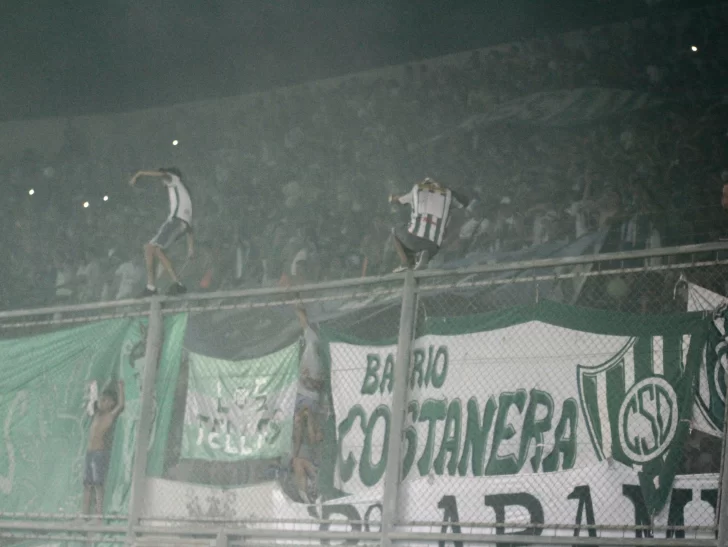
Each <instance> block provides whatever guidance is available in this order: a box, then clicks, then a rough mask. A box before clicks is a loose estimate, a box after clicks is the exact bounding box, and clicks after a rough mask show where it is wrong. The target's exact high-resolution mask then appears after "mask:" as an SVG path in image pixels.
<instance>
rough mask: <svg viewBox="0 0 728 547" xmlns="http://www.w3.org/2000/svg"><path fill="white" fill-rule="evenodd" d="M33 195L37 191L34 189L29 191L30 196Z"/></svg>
mask: <svg viewBox="0 0 728 547" xmlns="http://www.w3.org/2000/svg"><path fill="white" fill-rule="evenodd" d="M33 194H35V190H33V189H32V188H31V189H30V190H28V195H29V196H32V195H33Z"/></svg>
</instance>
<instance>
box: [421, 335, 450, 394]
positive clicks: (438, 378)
mask: <svg viewBox="0 0 728 547" xmlns="http://www.w3.org/2000/svg"><path fill="white" fill-rule="evenodd" d="M440 361H441V362H442V369H441V370H440V371H439V372H438V370H437V364H438V362H440ZM448 363H449V355H448V352H447V346H440V347H439V348H437V351H436V352H435V357H434V359H433V357H432V346H430V362H429V364H428V366H427V378H426V380H425V384H429V383H432V387H434V388H436V389H440V388H441V387H442V386H443V384H444V383H445V378H446V377H447V367H448Z"/></svg>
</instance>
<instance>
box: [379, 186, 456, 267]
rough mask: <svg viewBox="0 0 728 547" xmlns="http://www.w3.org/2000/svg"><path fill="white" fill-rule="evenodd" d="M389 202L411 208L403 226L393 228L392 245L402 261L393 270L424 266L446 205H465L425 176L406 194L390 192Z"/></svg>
mask: <svg viewBox="0 0 728 547" xmlns="http://www.w3.org/2000/svg"><path fill="white" fill-rule="evenodd" d="M389 202H390V203H399V204H408V205H409V206H410V207H411V209H412V214H411V217H410V222H409V224H408V226H407V228H401V227H398V228H395V229H394V246H395V249H396V250H397V254H398V255H399V259H400V261H401V263H402V265H401V266H400V267H399V268H397V269H396V270H395V272H399V271H404V270H406V269H407V268H411V267H413V266H414V268H415V269H416V270H421V269H424V268H426V267H427V264H428V262H429V260H430V258H432V257H434V256H435V255H436V254H437V252H438V251H439V250H440V245H442V241H443V238H444V237H445V231H446V230H447V224H448V220H449V219H450V208H451V207H457V208H460V209H463V208H465V207H467V206H468V200H467V199H466V198H464V197H463V196H461V195H460V194H458V193H455V192H453V191H452V190H450V189H449V188H445V187H444V186H442V185H441V184H440V183H439V182H437V181H435V180H433V179H431V178H429V177H428V178H425V179H424V180H423V181H422V182H420V183H418V184H415V185H414V186H413V187H412V190H411V191H410V192H409V193H408V194H405V195H403V196H399V195H395V194H392V195H390V196H389ZM415 257H416V260H415Z"/></svg>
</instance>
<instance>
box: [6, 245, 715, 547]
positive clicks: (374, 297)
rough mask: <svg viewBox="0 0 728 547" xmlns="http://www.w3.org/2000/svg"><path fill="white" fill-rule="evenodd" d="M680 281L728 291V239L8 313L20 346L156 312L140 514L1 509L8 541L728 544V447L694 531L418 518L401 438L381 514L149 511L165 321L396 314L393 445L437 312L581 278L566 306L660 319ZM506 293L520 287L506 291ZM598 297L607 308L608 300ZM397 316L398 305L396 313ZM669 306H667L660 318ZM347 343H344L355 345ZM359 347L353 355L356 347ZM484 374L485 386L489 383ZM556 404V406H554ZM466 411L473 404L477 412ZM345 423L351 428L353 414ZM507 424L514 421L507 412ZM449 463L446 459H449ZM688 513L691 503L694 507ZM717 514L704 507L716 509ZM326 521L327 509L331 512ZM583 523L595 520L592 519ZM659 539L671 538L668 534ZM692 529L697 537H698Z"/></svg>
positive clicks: (145, 403) (141, 428)
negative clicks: (417, 357) (704, 516)
mask: <svg viewBox="0 0 728 547" xmlns="http://www.w3.org/2000/svg"><path fill="white" fill-rule="evenodd" d="M679 275H682V276H683V277H684V278H687V279H688V280H692V279H693V278H694V279H696V280H697V281H698V282H702V283H703V284H705V280H706V279H707V280H710V281H711V282H712V284H713V285H714V286H716V287H718V286H720V287H725V284H726V282H728V245H727V244H724V243H717V244H707V245H692V246H684V247H675V248H662V249H651V250H647V251H634V252H628V253H610V254H603V255H595V256H583V257H568V258H554V259H543V260H534V261H529V262H521V263H513V264H493V265H486V266H477V267H471V268H467V269H463V270H446V271H421V272H406V273H403V274H392V275H388V276H383V277H378V278H361V279H351V280H342V281H335V282H328V283H319V284H311V285H300V286H293V287H286V288H280V287H276V288H263V289H254V290H246V291H222V292H215V293H207V294H190V295H185V296H178V297H153V298H149V299H145V300H128V301H118V302H100V303H94V304H82V305H74V306H65V307H48V308H39V309H33V310H11V311H3V312H0V335H2V336H3V337H6V338H7V337H10V338H14V337H17V336H19V335H27V334H30V333H36V332H48V331H49V330H50V331H54V330H56V329H62V328H66V327H68V326H72V325H80V324H87V323H96V322H98V321H100V320H106V319H119V318H127V319H132V318H142V319H144V320H146V325H147V327H146V339H145V341H144V343H145V351H144V353H143V355H144V360H145V366H144V370H143V372H142V373H141V375H142V381H141V384H140V385H141V391H140V399H139V408H140V414H139V420H138V423H137V424H136V428H135V431H134V442H133V451H134V452H133V466H132V470H131V480H130V484H129V487H130V489H131V494H130V496H129V498H128V499H129V502H128V514H127V515H123V514H120V515H114V516H113V517H109V516H105V517H104V518H105V522H103V523H95V522H89V521H86V520H80V518H81V516H80V515H77V514H71V513H60V514H55V513H53V514H51V513H31V512H21V513H4V514H0V538H4V539H6V540H10V541H21V540H35V539H38V540H45V541H65V542H70V541H85V542H88V541H90V540H91V538H93V539H94V541H102V540H103V541H104V542H105V543H119V544H122V543H124V544H139V545H142V544H151V543H153V542H156V544H164V542H165V541H168V542H171V543H174V544H176V545H188V544H189V545H193V544H194V545H203V544H204V545H217V546H224V545H271V544H274V543H282V544H286V543H287V544H297V545H303V544H308V543H312V544H317V543H319V542H331V541H334V542H336V541H345V542H348V543H354V542H356V543H358V544H360V545H383V546H390V545H407V544H418V545H423V544H432V545H434V544H435V543H438V542H439V543H440V544H443V543H442V542H454V543H455V544H456V545H459V544H465V543H467V544H514V543H519V544H543V545H645V546H648V545H649V546H662V545H682V546H709V545H716V544H717V545H721V546H723V545H727V544H728V543H727V542H728V516H726V513H728V504H724V503H720V501H721V499H720V498H721V495H720V494H721V493H722V492H723V491H724V490H725V488H727V487H728V474H726V473H725V471H724V469H723V467H724V464H725V458H724V457H723V454H724V453H725V449H724V448H723V450H722V452H721V465H720V473H719V478H718V483H717V484H718V491H717V492H716V494H715V515H716V516H715V518H712V517H711V519H710V520H711V522H710V523H708V522H707V521H703V523H702V524H699V525H694V524H692V525H690V524H689V525H685V524H684V522H680V521H679V519H678V522H675V521H674V519H673V520H671V521H670V520H669V521H668V522H667V524H665V523H661V522H657V520H655V517H654V515H652V516H649V517H648V520H647V521H646V522H645V521H639V522H637V523H635V522H620V523H616V524H601V525H600V524H596V523H593V522H592V523H585V522H582V521H579V522H576V523H574V522H571V523H569V522H557V521H546V522H540V523H539V522H529V521H524V520H523V518H522V517H523V515H516V516H515V517H514V516H513V515H510V517H507V516H506V515H507V513H505V512H504V513H501V517H499V518H496V519H495V521H493V522H489V521H491V520H493V519H491V518H486V517H482V518H480V520H478V519H473V518H458V519H455V520H453V518H444V519H443V518H439V519H422V520H421V519H418V518H416V517H415V518H409V517H407V516H406V514H404V513H407V512H404V511H402V508H403V504H410V505H412V504H416V503H417V501H416V500H412V499H411V498H410V497H408V498H407V499H405V500H404V501H403V498H402V496H403V491H404V490H403V489H404V488H406V487H408V486H407V485H408V484H409V482H408V481H410V479H408V478H407V477H406V476H405V472H404V470H403V468H402V461H403V458H405V459H406V457H407V454H406V450H405V446H404V444H403V443H401V442H389V443H388V444H387V445H386V447H384V448H383V450H384V451H386V457H387V460H386V465H385V466H384V470H383V472H382V481H381V493H379V494H377V495H376V496H375V497H376V498H377V499H378V500H379V502H380V503H381V506H380V509H379V511H380V514H381V519H380V520H376V519H372V520H357V519H356V518H348V520H347V521H346V522H345V523H342V521H340V520H336V519H333V518H331V516H332V513H329V518H321V516H322V513H320V512H318V510H313V509H312V511H313V513H311V512H309V515H310V518H304V519H297V518H292V517H285V516H281V517H280V518H270V519H262V518H260V517H257V518H255V517H251V516H250V515H248V516H247V517H245V518H230V517H228V516H225V515H222V516H209V517H204V516H197V517H190V516H185V515H181V516H169V515H167V516H160V515H155V514H153V512H152V513H150V512H149V511H148V507H146V505H145V503H146V501H145V500H146V499H147V498H148V497H149V496H150V491H149V488H152V487H153V486H152V482H151V481H150V479H151V477H149V476H148V472H147V469H148V447H149V446H150V444H151V442H152V436H153V433H154V432H153V429H154V427H155V419H156V415H155V410H154V408H155V404H156V403H155V397H156V396H157V395H158V394H157V388H158V385H157V379H156V374H157V366H158V362H159V359H160V354H161V353H162V352H163V351H164V349H165V341H164V339H163V337H164V333H165V330H164V325H163V323H164V321H165V318H166V317H171V316H174V315H176V314H190V315H192V316H196V317H201V318H203V319H204V318H205V317H207V316H209V315H210V314H213V313H218V314H221V313H228V312H236V311H242V312H244V313H250V314H253V313H257V312H259V311H261V310H263V311H269V310H283V309H286V308H290V307H291V306H296V305H298V306H300V305H304V306H305V305H317V306H319V307H320V308H321V309H322V310H323V311H322V312H321V317H322V318H323V319H322V321H324V322H329V323H331V324H332V325H333V330H337V329H338V330H342V327H346V328H349V327H351V328H352V329H354V330H356V327H358V326H361V325H362V324H368V323H367V322H370V323H371V322H377V321H378V318H379V317H382V316H383V314H386V317H387V318H388V319H386V320H385V319H382V320H381V321H380V322H384V323H387V324H385V325H383V326H382V328H383V331H386V332H391V337H392V338H393V339H395V338H396V339H395V340H394V341H393V342H391V341H390V342H391V343H389V346H392V347H393V348H394V351H393V355H394V357H393V359H394V368H393V371H392V374H393V386H394V388H393V389H392V390H391V397H390V398H389V399H387V401H386V403H387V406H388V407H389V408H390V409H391V418H390V422H389V424H388V427H389V438H391V439H404V438H406V435H407V430H408V427H409V428H410V431H411V430H412V429H411V428H412V427H415V426H416V424H412V423H411V421H408V414H409V413H410V412H411V411H412V404H413V401H415V400H417V394H416V393H415V392H414V391H413V388H412V387H411V385H410V386H408V383H410V382H408V379H409V377H410V373H411V370H412V369H411V367H412V362H411V358H412V355H413V350H415V351H416V349H417V348H418V347H419V346H417V344H416V343H415V342H416V340H419V338H421V337H422V336H433V334H432V331H430V330H428V329H430V327H429V326H428V325H430V323H429V321H430V319H431V318H432V317H433V316H434V317H436V318H437V317H441V318H449V319H447V320H446V321H445V323H447V321H454V320H455V319H457V318H462V317H466V316H469V315H473V314H475V315H478V314H489V313H490V314H492V313H494V312H498V311H504V310H509V309H512V308H517V307H519V306H523V305H525V304H527V303H530V304H531V305H537V304H538V303H539V302H542V301H544V300H551V299H552V298H551V297H552V295H553V294H556V292H558V291H557V289H559V288H562V287H561V285H563V284H573V285H574V286H575V287H576V286H577V285H578V290H575V291H573V292H574V294H570V295H569V297H568V298H564V300H562V301H566V300H569V302H568V303H576V304H577V305H579V304H581V305H582V306H583V305H586V306H587V307H597V308H600V309H601V310H604V309H608V308H609V307H610V306H615V308H616V309H619V310H621V311H622V312H636V313H642V314H646V315H645V317H647V315H654V313H655V310H654V309H653V308H652V307H651V306H653V304H654V301H655V300H660V299H661V298H662V296H664V295H666V294H668V293H670V292H671V291H672V288H673V285H674V283H672V281H674V280H673V277H677V276H679ZM670 276H673V277H670ZM575 280H577V281H578V282H579V283H578V284H577V283H576V281H575ZM613 281H614V283H612V282H613ZM617 281H618V282H617ZM590 284H591V285H590ZM504 287H505V288H508V289H513V290H510V291H504V290H502V289H503V288H504ZM569 287H571V285H569ZM615 287H616V288H615ZM448 291H449V292H448ZM499 291H500V292H499ZM643 293H649V298H648V297H645V298H641V296H642V295H643ZM559 294H561V293H559ZM594 295H597V296H594ZM661 295H662V296H661ZM351 302H358V303H359V304H357V306H353V307H352V309H353V310H355V314H358V315H356V318H355V319H352V320H349V319H345V318H346V317H349V316H348V315H344V314H341V313H339V310H340V309H341V308H342V306H341V305H342V303H351ZM362 302H370V303H368V304H366V303H364V304H362ZM371 302H374V303H373V304H371ZM595 302H596V303H597V304H598V305H594V303H595ZM463 303H465V305H463ZM385 308H386V310H388V311H385V312H382V310H383V309H385ZM332 310H334V311H332ZM392 310H396V311H398V313H397V316H398V317H397V319H396V320H395V319H393V318H394V317H395V315H393V313H392ZM662 310H663V309H662V308H660V309H659V310H657V311H658V312H661V311H662ZM683 311H684V310H683ZM337 313H339V315H337ZM377 314H379V315H377ZM342 318H344V319H342ZM251 321H255V319H254V318H253V319H251ZM261 323H262V322H261ZM344 330H346V329H345V328H344ZM341 344H342V346H341V347H342V348H344V346H343V342H342V343H341ZM352 347H353V346H352ZM543 347H544V351H545V350H546V349H547V345H546V342H543ZM344 349H346V348H344ZM342 351H343V350H342ZM347 351H353V350H352V349H351V348H350V349H348V350H347ZM654 351H657V350H654ZM0 357H2V356H1V355H0ZM352 359H353V357H352ZM435 360H436V358H435ZM473 380H474V381H475V382H476V383H477V379H475V378H474V379H473ZM382 385H384V383H383V381H382ZM345 387H346V386H345ZM349 387H350V388H351V393H350V395H349V397H350V398H352V397H356V396H357V395H356V393H357V391H356V390H358V389H359V387H358V386H354V385H350V386H349ZM382 389H383V388H382ZM382 393H383V391H382ZM334 395H335V394H334ZM358 396H361V395H358ZM524 401H525V399H524ZM420 403H421V401H420ZM523 404H525V403H523ZM544 408H546V407H544ZM549 408H552V410H554V407H553V405H552V406H551V407H549ZM522 410H525V407H524V409H522ZM464 412H465V409H464V407H463V415H464ZM506 412H507V411H506ZM534 412H537V410H534ZM549 412H551V411H549ZM549 415H550V414H549ZM177 418H178V419H179V416H177ZM555 418H556V417H555V416H554V419H555ZM337 419H339V420H340V419H341V416H339V417H337ZM457 419H458V420H459V419H460V418H459V417H458V418H457ZM503 419H504V420H506V419H507V416H506V418H503ZM550 419H551V418H549V420H550ZM484 420H485V418H484ZM504 423H505V422H504ZM724 423H725V421H724ZM458 424H460V422H458ZM373 427H374V426H372V428H373ZM438 427H439V426H438ZM458 427H461V426H460V425H458ZM462 429H463V431H464V430H465V425H462ZM458 435H460V433H458ZM542 442H543V441H542ZM338 443H339V444H338V447H337V450H338V451H341V449H342V446H343V444H341V443H342V441H341V439H339V441H338ZM383 446H384V445H383ZM496 452H497V448H496ZM383 454H384V452H383ZM443 454H444V452H443ZM444 458H445V457H444V456H443V462H444ZM557 460H558V457H557ZM466 463H467V462H466ZM545 475H547V474H545ZM442 476H443V477H444V476H445V475H444V474H443V475H442ZM706 480H708V479H706ZM711 480H712V479H711ZM474 482H476V481H474ZM434 484H436V481H435V483H434ZM706 484H707V482H706ZM442 493H443V494H444V493H446V492H442ZM407 495H408V496H411V494H407ZM468 495H469V496H472V497H473V499H475V497H476V494H470V493H469V494H468ZM478 495H479V496H480V498H481V500H480V502H479V504H480V505H481V506H482V504H483V502H482V494H478ZM711 495H712V494H711ZM692 499H693V500H694V498H692ZM706 499H707V498H706ZM711 499H712V498H711ZM326 503H334V501H333V500H331V501H330V502H326ZM473 503H476V502H475V501H473ZM589 503H591V499H590V501H589ZM580 506H581V505H580ZM309 507H314V506H309ZM684 507H687V505H683V508H684ZM706 507H707V506H706V505H705V504H703V508H704V509H705V508H706ZM635 510H636V509H635ZM706 510H707V509H706ZM504 511H505V509H504ZM412 512H414V513H415V514H416V513H417V511H416V510H415V511H409V513H412ZM325 514H326V512H325V511H324V512H323V515H325ZM314 515H315V516H314ZM496 515H498V513H496ZM579 515H581V509H579ZM359 516H360V517H361V515H359ZM451 517H452V515H451ZM110 518H111V519H112V520H109V519H110ZM578 518H579V519H581V516H580V517H578ZM375 529H376V530H375ZM463 530H465V531H463ZM515 530H520V533H519V534H518V535H515V536H514V535H513V532H514V531H515ZM582 532H583V534H582ZM659 535H663V536H665V537H657V536H659ZM691 535H692V536H694V537H690V536H691ZM679 536H682V537H679ZM716 537H717V539H716Z"/></svg>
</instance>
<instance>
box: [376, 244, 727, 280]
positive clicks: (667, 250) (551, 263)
mask: <svg viewBox="0 0 728 547" xmlns="http://www.w3.org/2000/svg"><path fill="white" fill-rule="evenodd" d="M719 251H728V242H724V241H722V242H717V243H702V244H699V245H683V246H680V247H659V248H656V249H645V250H643V251H623V252H618V253H603V254H598V255H583V256H575V257H568V256H567V257H559V258H540V259H537V260H528V261H523V262H504V263H501V264H487V265H482V266H469V267H467V268H460V269H454V270H421V271H418V272H415V277H416V278H417V279H428V278H433V277H452V276H456V275H458V276H460V275H469V274H480V273H494V272H509V271H517V270H532V269H537V268H556V267H559V266H577V265H579V264H592V263H598V262H612V261H625V260H639V259H643V258H659V257H664V256H678V255H685V254H698V253H717V252H719ZM382 279H383V278H382Z"/></svg>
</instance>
